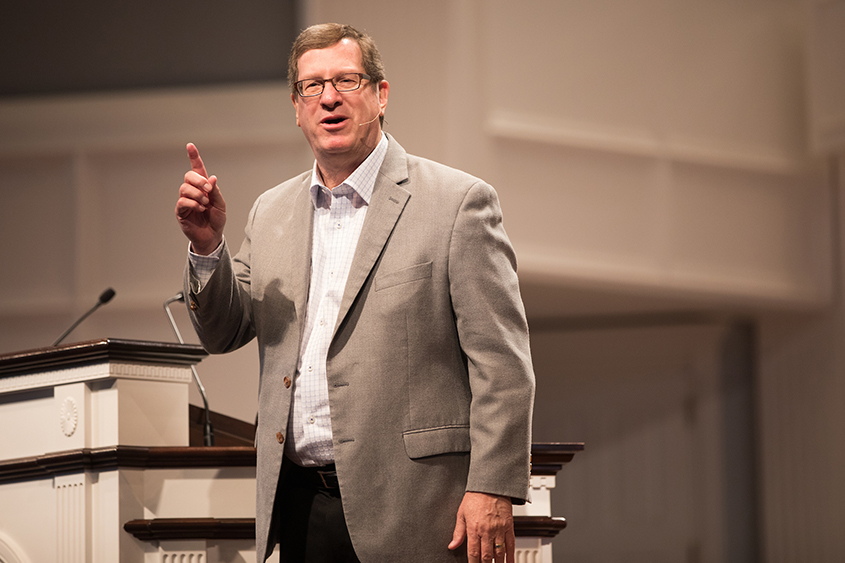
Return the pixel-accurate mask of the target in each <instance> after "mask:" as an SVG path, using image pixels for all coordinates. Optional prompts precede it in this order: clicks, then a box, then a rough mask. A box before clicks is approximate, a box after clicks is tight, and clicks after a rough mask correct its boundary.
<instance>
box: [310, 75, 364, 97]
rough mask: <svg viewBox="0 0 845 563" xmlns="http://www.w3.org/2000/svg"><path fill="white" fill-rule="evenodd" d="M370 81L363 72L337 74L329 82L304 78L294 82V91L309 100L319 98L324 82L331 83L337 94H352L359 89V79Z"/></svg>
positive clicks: (324, 85)
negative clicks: (314, 97)
mask: <svg viewBox="0 0 845 563" xmlns="http://www.w3.org/2000/svg"><path fill="white" fill-rule="evenodd" d="M363 78H365V79H367V80H370V75H369V74H364V73H363V72H347V73H345V74H338V75H337V76H335V77H334V78H332V79H331V80H324V79H322V78H306V79H305V80H300V81H299V82H296V83H295V84H294V86H296V91H297V92H298V93H299V95H300V96H302V97H303V98H311V97H313V96H319V95H320V94H322V93H323V89H324V88H325V87H326V82H331V83H332V86H334V89H335V90H337V91H338V92H341V93H342V92H352V91H354V90H357V89H358V88H360V87H361V79H363Z"/></svg>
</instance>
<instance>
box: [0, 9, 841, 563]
mask: <svg viewBox="0 0 845 563" xmlns="http://www.w3.org/2000/svg"><path fill="white" fill-rule="evenodd" d="M842 5H843V2H840V1H828V2H813V3H811V4H810V5H809V6H804V5H802V3H801V2H800V0H781V1H777V2H769V1H762V0H756V1H751V2H742V3H737V2H728V1H723V0H720V1H716V2H709V3H706V4H700V5H699V4H695V3H690V2H684V1H681V0H646V1H643V2H636V3H631V2H625V1H622V0H600V1H593V2H577V1H566V2H559V1H552V0H548V1H544V0H525V1H523V2H519V3H516V2H507V1H505V0H488V1H482V0H464V1H457V0H456V1H451V2H449V1H445V0H435V1H430V2H412V1H407V0H400V1H394V2H381V1H377V0H369V1H362V2H355V3H349V2H341V1H337V0H312V1H310V2H305V3H303V6H304V7H305V20H307V21H306V23H311V22H315V21H325V20H334V21H347V22H349V23H352V24H353V25H356V26H359V27H362V28H365V29H367V30H368V31H369V32H370V33H371V34H372V35H373V36H374V37H375V38H376V40H377V41H378V43H379V46H380V47H381V49H382V51H383V53H384V57H385V63H386V66H387V73H388V78H389V80H390V82H391V99H390V104H389V108H388V112H387V121H388V127H387V130H388V131H389V132H390V133H392V134H394V135H395V136H396V137H397V139H398V140H399V141H400V142H401V143H402V144H403V145H404V146H405V147H406V148H407V149H408V150H409V151H411V152H414V153H417V154H420V155H422V156H427V157H430V158H433V159H436V160H440V161H443V162H445V163H447V164H451V165H454V166H458V167H461V168H464V169H466V170H468V171H470V172H472V173H474V174H477V175H479V176H481V177H484V178H485V179H487V180H489V181H490V182H492V183H493V184H494V185H495V186H496V188H497V189H498V191H499V194H500V198H501V201H502V205H503V209H504V213H505V226H506V228H507V230H508V232H509V234H510V235H511V237H512V240H513V243H514V245H515V246H516V248H517V252H518V255H519V259H520V276H521V280H522V283H523V291H524V297H525V300H526V305H527V308H528V311H529V315H530V317H531V322H532V326H533V327H534V334H535V335H534V338H533V346H534V353H535V359H536V370H537V377H538V385H539V389H540V390H541V391H543V392H544V394H543V395H542V396H541V398H540V399H539V400H538V405H537V416H536V424H535V431H536V434H537V436H538V439H543V440H587V441H588V442H589V443H588V449H587V451H586V452H585V453H584V454H583V455H582V456H581V457H580V458H576V461H575V463H574V464H573V465H572V466H571V467H570V468H567V469H565V470H564V471H569V472H570V473H569V474H568V475H567V476H565V477H562V481H561V487H560V489H559V491H557V492H556V493H555V495H556V496H555V499H554V501H553V508H554V509H555V512H556V513H558V514H560V515H564V516H568V517H569V518H570V527H569V528H568V529H567V530H566V531H564V532H563V534H562V535H561V536H560V538H559V539H558V540H556V542H555V550H556V553H560V554H561V557H563V556H564V555H566V558H567V559H570V560H573V561H605V560H613V559H616V558H625V559H626V560H632V561H655V560H672V561H677V560H679V559H681V560H682V559H686V560H688V561H726V560H742V557H741V555H742V553H748V552H733V554H731V553H729V552H728V548H730V547H732V546H735V544H734V543H731V542H732V541H733V540H732V539H731V537H730V534H726V532H725V531H724V529H722V528H720V526H723V525H727V524H728V523H730V522H732V520H731V516H730V514H729V512H730V505H729V503H726V502H724V503H723V502H717V501H713V500H712V498H713V496H714V495H715V496H719V495H725V494H726V493H727V492H728V491H730V490H731V488H730V486H729V484H726V483H725V482H724V480H725V479H730V478H733V476H741V475H743V474H744V472H745V471H746V470H748V469H749V467H751V465H753V464H751V465H749V464H750V463H751V462H753V461H754V460H753V456H752V457H751V461H749V460H748V459H745V460H740V461H738V462H735V463H733V462H732V461H731V459H726V460H723V461H724V463H723V464H720V463H716V462H713V457H712V456H716V457H719V456H722V457H719V459H722V458H723V457H725V456H726V455H727V454H726V452H728V450H729V448H728V445H727V442H726V439H725V438H724V436H725V433H726V432H730V431H731V430H732V429H736V428H739V430H742V426H741V422H737V420H736V419H734V418H731V417H730V416H728V414H729V413H730V409H731V407H730V404H731V403H730V392H729V391H730V386H729V385H726V384H725V382H724V381H723V379H720V378H722V377H723V375H724V373H725V369H723V368H721V367H719V362H720V361H721V360H722V359H723V351H722V348H721V347H720V345H719V344H718V342H719V341H720V340H719V339H720V338H722V336H723V335H724V334H726V333H729V332H730V330H731V328H730V324H731V323H730V322H728V321H725V320H723V319H731V318H734V317H735V316H738V315H739V316H742V317H743V318H746V319H752V320H754V321H755V322H756V323H757V324H758V325H759V326H760V334H761V336H760V340H759V342H758V345H759V351H760V356H759V358H758V360H759V369H758V370H756V372H755V377H756V379H755V382H756V383H755V385H756V386H755V390H756V392H757V394H758V395H757V397H758V401H759V406H758V411H757V412H758V414H759V425H760V428H759V431H758V433H757V447H758V448H759V451H760V457H759V460H758V461H759V466H758V467H757V470H756V475H757V477H758V479H759V481H758V483H757V485H758V487H759V491H760V498H759V503H758V505H757V507H758V510H759V513H760V521H759V522H758V525H759V529H760V530H761V541H760V549H761V550H762V551H763V553H764V555H765V556H766V557H767V558H768V559H771V560H783V561H790V560H798V559H797V558H793V557H791V556H790V555H789V554H797V553H804V552H806V550H807V549H809V548H811V547H812V548H816V549H818V551H817V552H815V553H816V554H817V555H818V557H809V558H808V559H807V560H808V561H810V560H812V561H835V560H841V559H842V556H843V554H845V546H843V544H842V541H843V540H841V539H839V538H838V535H837V534H836V530H841V529H842V526H845V514H842V510H841V506H845V502H842V501H845V499H843V498H842V493H843V491H842V488H843V487H842V483H841V477H839V475H842V474H843V473H842V472H841V471H839V469H840V468H841V465H842V463H841V462H842V460H841V459H840V457H841V456H840V457H837V456H836V455H835V454H834V453H833V452H834V451H838V450H836V449H835V448H833V446H834V445H835V444H837V443H840V442H841V440H842V439H843V438H845V437H844V436H842V430H841V429H842V428H843V426H842V424H841V423H842V422H845V421H842V420H841V418H842V417H841V415H838V414H836V413H837V412H838V411H837V405H838V404H839V403H840V402H841V401H840V400H839V399H840V398H843V399H845V397H841V395H842V386H841V384H840V383H838V382H839V380H840V379H841V372H842V369H843V368H845V360H843V358H842V357H841V354H840V353H838V352H837V350H838V348H837V345H838V341H839V337H840V336H841V333H842V330H841V325H842V322H843V321H842V319H843V315H842V313H841V312H839V308H838V307H839V305H837V304H838V303H839V300H838V298H835V296H836V295H838V293H839V291H840V284H841V280H840V277H838V275H834V272H838V269H839V264H840V262H841V256H840V255H839V254H838V253H837V252H838V251H837V250H835V249H836V248H838V246H834V244H833V243H832V241H833V240H834V239H838V237H839V236H840V233H839V229H840V227H839V225H838V223H837V221H836V220H835V219H836V217H838V214H839V213H838V209H837V208H836V206H835V205H833V203H832V202H833V201H834V195H832V194H835V190H832V189H831V188H830V186H831V184H832V183H833V184H834V185H835V183H836V182H835V178H833V177H832V175H831V174H830V173H829V171H827V170H826V168H825V164H824V161H825V160H826V158H827V157H828V155H831V154H842V152H845V149H843V146H845V145H843V144H842V143H841V142H840V141H841V139H842V138H845V136H843V135H842V134H841V133H842V131H843V130H844V129H843V126H842V124H843V123H845V121H842V120H841V116H842V115H845V111H842V110H843V108H842V106H841V102H839V101H838V100H841V99H843V97H842V96H838V95H837V92H839V91H840V90H838V89H837V88H840V87H841V83H840V82H839V81H838V79H830V78H829V77H830V76H831V75H841V73H836V72H834V71H836V70H837V69H841V65H839V66H837V64H836V63H837V61H838V60H839V59H837V58H836V57H835V56H834V57H825V56H821V55H824V54H826V53H829V52H831V50H833V51H834V52H835V49H836V46H837V45H838V43H837V42H836V39H835V38H836V37H837V36H838V35H843V34H837V33H836V31H837V30H838V29H842V27H841V25H842V21H843V20H842V19H841V18H840V19H837V18H839V17H840V15H841V12H842ZM807 14H810V17H807ZM837 25H838V26H839V27H837ZM808 30H809V31H808ZM820 54H821V55H820ZM808 56H809V60H810V62H811V64H809V65H808V64H806V60H807V58H808ZM808 77H809V80H808ZM840 89H841V88H840ZM837 104H840V105H837ZM188 141H193V142H195V143H197V144H198V146H199V147H200V149H201V151H202V154H203V157H204V159H205V161H206V164H207V165H208V167H209V170H210V171H211V172H212V173H215V174H217V175H218V176H219V177H220V179H221V180H220V183H221V187H222V188H223V189H224V190H225V191H224V193H225V196H226V199H227V203H228V207H229V211H230V213H229V215H230V223H229V226H228V228H227V233H228V234H227V236H228V237H229V238H230V240H231V241H233V242H234V243H235V244H236V245H237V244H238V242H239V241H240V239H241V232H242V228H243V225H244V221H245V218H246V213H247V211H248V210H249V207H250V205H251V203H252V201H253V200H254V198H255V197H256V196H257V195H258V194H259V193H260V192H261V191H263V190H264V189H267V188H269V187H271V186H273V185H274V184H276V183H277V182H279V181H281V180H283V179H285V178H287V177H290V176H291V175H293V174H294V173H296V172H298V171H301V170H303V169H305V168H306V167H307V166H309V165H310V159H311V156H310V154H309V151H308V149H307V146H305V143H304V141H303V140H302V138H301V136H300V133H299V132H298V130H297V129H296V127H295V125H294V121H293V112H292V110H291V107H290V101H289V98H288V94H287V89H286V87H285V85H283V84H269V85H268V84H264V85H260V86H258V85H249V84H244V85H240V86H233V87H227V88H207V89H201V90H179V91H158V92H145V93H140V92H138V93H127V94H114V95H106V94H103V95H97V96H86V97H63V98H42V99H32V100H15V101H9V100H7V101H3V102H0V201H2V202H3V204H2V205H0V240H1V241H2V243H0V260H2V263H3V264H4V265H5V266H4V267H3V268H2V269H0V352H9V351H13V350H18V349H22V348H32V347H37V346H42V345H48V344H49V343H50V342H52V341H53V340H54V339H55V337H56V336H57V335H58V334H59V333H61V331H62V330H63V329H64V328H65V326H67V325H68V324H69V323H70V322H71V321H72V320H73V318H74V317H75V316H77V315H79V314H81V313H82V312H83V311H85V310H86V309H87V308H88V307H90V306H91V305H92V304H93V303H94V302H95V301H96V298H97V295H98V294H99V293H100V292H101V291H102V290H103V289H105V288H106V287H109V286H112V287H114V288H115V290H116V291H117V297H116V298H115V299H114V301H113V302H112V303H110V304H109V305H108V306H107V307H105V308H104V309H102V310H100V311H98V312H97V313H96V315H94V316H92V317H91V318H90V319H89V320H88V321H86V324H84V325H83V326H81V327H80V328H79V329H78V330H77V331H76V332H75V333H74V334H73V335H72V337H71V339H73V340H81V339H85V338H94V337H100V336H106V335H107V336H114V337H122V338H141V339H161V340H172V339H173V336H172V334H171V331H170V328H169V326H168V324H167V320H166V318H165V316H164V313H163V311H162V310H161V304H162V302H163V301H164V300H165V299H166V298H168V297H170V296H171V295H173V294H174V293H175V292H177V291H179V290H180V288H181V281H180V280H181V270H182V266H183V263H184V259H185V247H186V243H185V242H184V239H183V238H182V236H181V234H180V233H179V230H178V227H177V226H176V224H175V221H174V219H173V217H172V213H173V211H172V210H173V205H174V203H175V194H176V190H177V187H178V185H179V183H180V182H181V177H182V175H183V173H184V171H185V168H186V164H187V162H186V159H185V157H184V145H185V143H186V142H188ZM811 148H812V150H813V151H814V152H811ZM820 162H821V164H820ZM177 308H178V307H177ZM687 311H693V312H701V313H705V314H706V315H707V316H708V318H716V319H717V321H716V322H712V323H708V324H703V325H696V326H689V325H684V326H683V327H674V328H673V327H672V326H663V327H661V326H657V327H654V328H653V329H641V328H628V329H626V328H625V327H626V326H630V323H631V322H632V320H633V321H636V322H640V321H644V322H650V323H656V324H658V325H659V324H660V323H661V319H667V318H670V317H667V316H660V315H664V314H669V313H677V312H687ZM177 319H178V320H179V322H180V324H181V326H182V329H183V332H187V333H190V330H189V329H188V325H187V320H186V316H185V315H184V313H183V312H181V311H180V312H179V314H178V315H177ZM595 322H599V323H600V324H601V323H604V326H610V327H611V328H610V329H609V332H603V331H598V332H596V331H594V330H592V329H590V327H594V324H595ZM614 323H615V324H616V325H618V326H615V327H614ZM560 326H566V327H568V328H567V330H560ZM578 327H581V328H580V329H579V328H578ZM644 330H645V332H643V331H644ZM191 336H192V335H191ZM611 360H612V361H611ZM627 366H630V367H631V369H628V368H627ZM199 371H200V375H201V376H202V377H203V378H204V381H205V384H206V387H207V389H208V391H209V395H210V401H211V407H212V408H213V409H214V410H218V411H221V412H223V413H226V414H230V415H233V416H237V417H239V418H242V419H245V420H251V419H252V417H253V416H254V413H255V394H256V392H257V380H256V375H255V374H256V372H257V359H256V354H255V349H254V347H248V348H247V349H246V350H243V351H239V352H237V353H235V354H232V355H229V356H226V357H214V358H210V359H208V360H206V361H205V362H203V363H202V364H201V365H200V367H199ZM728 371H730V370H728ZM626 376H629V377H627V378H626ZM602 377H604V378H605V379H601V378H602ZM637 382H640V383H642V384H641V385H640V384H638V383H637ZM720 382H721V383H720ZM807 382H811V383H812V386H808V383H807ZM660 389H664V390H665V394H660V393H659V392H658V391H659V390H660ZM793 394H797V395H798V396H799V397H800V398H801V400H800V401H797V402H792V401H791V400H790V397H792V395H793ZM626 397H630V399H631V405H633V406H632V407H631V408H629V409H627V410H626V409H620V408H619V404H620V401H622V399H624V398H626ZM192 401H193V402H195V403H198V402H199V399H198V396H197V395H196V394H193V395H192ZM695 404H703V405H706V409H705V411H704V412H705V413H709V414H707V416H702V417H700V418H696V419H695V420H696V421H697V422H696V423H695V424H692V425H691V424H689V421H690V418H689V417H690V405H695ZM636 405H639V407H637V408H634V406H636ZM708 409H709V410H708ZM693 410H694V409H693ZM793 421H794V422H796V425H793V424H792V422H793ZM737 425H739V426H737ZM834 429H836V430H834ZM702 440H704V442H702ZM705 446H706V447H705ZM697 448H698V449H697ZM702 448H703V449H702ZM702 451H706V452H710V453H712V456H707V457H706V460H709V461H710V464H708V463H702V458H701V456H702V455H703V454H702ZM802 454H806V455H809V457H808V458H807V459H808V462H807V463H805V464H797V465H795V464H793V465H784V464H783V460H784V459H785V458H788V459H795V458H796V457H798V458H800V456H801V455H802ZM637 456H643V457H642V460H641V462H636V463H634V462H630V461H629V462H627V463H623V465H622V466H621V467H620V464H619V460H620V459H622V460H625V459H627V460H631V459H632V458H633V459H638V460H639V458H638V457H637ZM706 460H705V461H706ZM732 463H733V464H732ZM796 463H797V462H796ZM579 465H580V466H581V469H578V467H579ZM679 468H681V469H679ZM726 468H727V469H726ZM751 468H752V469H753V467H751ZM570 470H571V471H570ZM655 475H658V476H661V475H663V476H666V475H668V476H672V475H675V476H677V478H676V479H674V480H668V481H667V480H666V479H662V478H656V477H655ZM726 475H727V477H726ZM644 483H645V485H647V486H648V487H650V488H649V489H647V490H644V489H642V488H641V487H642V486H644ZM702 491H706V492H707V493H706V494H704V493H702ZM804 491H807V492H809V493H812V494H810V495H809V497H808V498H809V499H813V500H819V501H820V502H821V503H822V505H823V507H825V508H824V510H822V511H820V512H819V511H816V510H815V508H814V507H813V506H812V504H811V503H810V501H809V500H807V499H806V498H805V495H804V494H803V492H804ZM825 495H827V496H825ZM837 507H840V508H837ZM638 508H639V509H641V510H640V511H638ZM702 514H704V515H706V516H707V518H705V519H704V520H702V519H701V518H702V516H701V515H702ZM643 515H644V517H647V518H646V519H645V520H644V522H645V523H646V524H647V525H644V528H643V529H646V528H648V529H651V530H664V531H665V534H664V537H663V538H662V539H661V538H659V537H656V536H654V537H652V536H649V537H650V538H652V539H643V537H641V536H640V535H637V534H633V533H632V532H631V530H630V529H628V528H627V527H626V526H628V524H629V522H630V520H629V518H637V517H640V516H643ZM805 515H810V516H812V517H808V518H804V517H803V516H805ZM669 524H671V526H669V527H668V528H666V527H665V526H667V525H669ZM621 529H625V530H626V531H625V533H624V534H623V533H622V532H621ZM636 529H639V528H636ZM617 531H619V534H616V533H615V532H617ZM753 535H754V534H753V532H748V533H747V535H746V537H745V539H744V543H743V542H740V543H741V544H742V545H741V547H742V548H743V549H746V550H752V551H753V549H755V547H754V546H755V544H756V541H755V538H754V537H751V536H753ZM623 536H624V537H623ZM570 537H571V541H567V539H568V538H570ZM615 537H618V538H619V539H618V541H614V538H615ZM637 538H640V539H637ZM591 542H604V543H603V544H602V546H601V549H599V548H598V547H597V546H596V544H595V543H591ZM818 546H821V547H818ZM737 553H739V555H737Z"/></svg>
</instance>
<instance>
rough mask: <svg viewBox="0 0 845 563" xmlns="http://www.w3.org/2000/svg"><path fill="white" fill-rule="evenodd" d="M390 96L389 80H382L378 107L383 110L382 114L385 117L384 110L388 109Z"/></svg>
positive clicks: (379, 88)
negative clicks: (388, 97)
mask: <svg viewBox="0 0 845 563" xmlns="http://www.w3.org/2000/svg"><path fill="white" fill-rule="evenodd" d="M389 94H390V84H388V83H387V80H382V81H381V82H379V85H378V105H379V108H381V114H382V115H384V110H385V109H387V96H388V95H389Z"/></svg>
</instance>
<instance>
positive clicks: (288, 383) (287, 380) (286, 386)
mask: <svg viewBox="0 0 845 563" xmlns="http://www.w3.org/2000/svg"><path fill="white" fill-rule="evenodd" d="M284 384H285V389H290V377H286V378H285V379H284Z"/></svg>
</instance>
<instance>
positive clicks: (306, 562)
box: [276, 460, 359, 563]
mask: <svg viewBox="0 0 845 563" xmlns="http://www.w3.org/2000/svg"><path fill="white" fill-rule="evenodd" d="M286 463H290V461H289V460H286ZM290 465H291V467H290V468H289V470H288V471H287V472H286V474H285V476H284V478H283V479H282V482H281V487H280V490H279V495H278V497H277V502H276V509H277V510H280V511H281V512H280V514H279V524H280V534H279V551H280V553H281V557H280V560H281V561H282V562H284V563H359V562H358V557H356V555H355V551H354V550H353V549H352V541H351V540H350V539H349V530H348V529H347V527H346V519H345V517H344V516H343V502H342V501H341V499H340V489H339V488H338V487H337V478H336V477H335V478H332V477H331V476H329V477H326V476H325V475H324V476H322V477H321V476H320V474H319V473H318V472H317V470H315V469H308V468H302V467H299V466H298V465H296V464H293V463H290ZM321 469H322V470H323V471H324V473H325V471H326V470H328V471H331V470H333V468H321Z"/></svg>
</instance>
